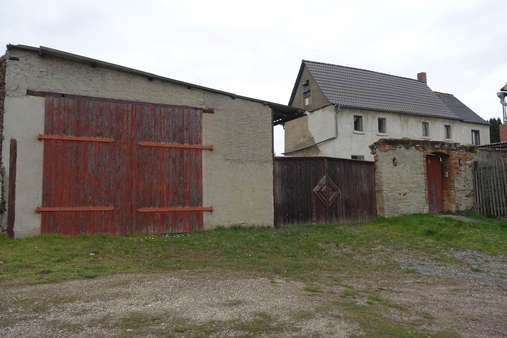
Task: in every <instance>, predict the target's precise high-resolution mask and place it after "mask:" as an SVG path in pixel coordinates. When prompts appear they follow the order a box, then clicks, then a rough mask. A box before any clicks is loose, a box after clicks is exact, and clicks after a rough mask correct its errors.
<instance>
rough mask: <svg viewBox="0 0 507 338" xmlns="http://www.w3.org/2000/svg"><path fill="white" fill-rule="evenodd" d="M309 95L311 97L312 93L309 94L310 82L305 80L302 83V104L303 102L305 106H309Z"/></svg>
mask: <svg viewBox="0 0 507 338" xmlns="http://www.w3.org/2000/svg"><path fill="white" fill-rule="evenodd" d="M311 95H312V93H311V90H310V81H309V80H306V81H305V82H304V83H303V102H304V105H305V106H308V105H309V104H310V102H311V100H310V97H311Z"/></svg>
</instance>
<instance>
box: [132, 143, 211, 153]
mask: <svg viewBox="0 0 507 338" xmlns="http://www.w3.org/2000/svg"><path fill="white" fill-rule="evenodd" d="M137 144H138V145H140V146H141V147H152V148H167V149H195V150H210V151H212V150H213V146H212V145H210V144H184V143H156V142H145V141H141V142H138V143H137Z"/></svg>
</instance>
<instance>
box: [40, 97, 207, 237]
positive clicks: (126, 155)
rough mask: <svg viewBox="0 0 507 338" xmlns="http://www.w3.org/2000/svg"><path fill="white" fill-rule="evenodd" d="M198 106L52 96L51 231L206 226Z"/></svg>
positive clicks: (48, 118) (47, 163)
mask: <svg viewBox="0 0 507 338" xmlns="http://www.w3.org/2000/svg"><path fill="white" fill-rule="evenodd" d="M201 113H202V110H200V109H198V108H189V107H180V106H164V105H155V104H143V103H133V102H122V101H107V100H96V99H90V98H83V97H54V96H53V97H52V96H48V97H47V98H46V115H45V134H44V135H41V136H40V139H41V140H43V141H44V167H43V171H44V173H43V189H42V190H43V196H42V206H41V207H39V208H38V211H39V212H40V213H41V214H42V216H41V217H42V221H41V222H42V224H41V230H42V232H43V233H54V232H56V233H64V234H78V233H113V234H135V233H166V232H184V231H191V230H194V229H200V228H202V226H203V212H206V211H211V208H204V207H203V206H202V151H203V150H211V149H212V147H211V146H205V145H202V144H201Z"/></svg>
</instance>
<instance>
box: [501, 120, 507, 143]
mask: <svg viewBox="0 0 507 338" xmlns="http://www.w3.org/2000/svg"><path fill="white" fill-rule="evenodd" d="M500 142H507V123H504V124H501V125H500Z"/></svg>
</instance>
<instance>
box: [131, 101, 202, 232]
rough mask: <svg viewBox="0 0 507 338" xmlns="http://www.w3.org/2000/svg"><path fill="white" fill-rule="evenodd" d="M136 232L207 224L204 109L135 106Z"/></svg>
mask: <svg viewBox="0 0 507 338" xmlns="http://www.w3.org/2000/svg"><path fill="white" fill-rule="evenodd" d="M134 113H135V119H134V120H135V126H134V130H135V137H134V138H135V142H136V154H135V159H134V162H135V163H134V165H133V166H134V175H133V179H134V184H135V187H134V196H133V203H134V207H135V229H134V232H135V233H166V232H187V231H192V230H195V229H201V228H202V226H203V214H202V213H203V212H204V211H206V210H210V209H207V208H202V150H203V149H210V148H209V147H206V146H202V145H201V110H199V109H195V108H188V107H169V106H160V105H150V104H142V105H141V104H138V105H136V106H135V111H134Z"/></svg>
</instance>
